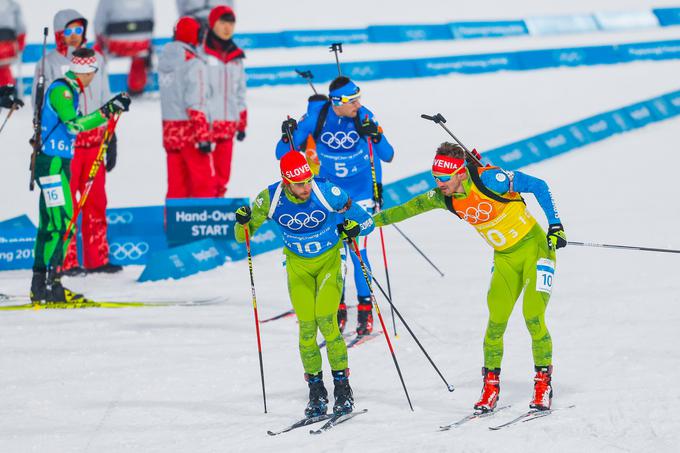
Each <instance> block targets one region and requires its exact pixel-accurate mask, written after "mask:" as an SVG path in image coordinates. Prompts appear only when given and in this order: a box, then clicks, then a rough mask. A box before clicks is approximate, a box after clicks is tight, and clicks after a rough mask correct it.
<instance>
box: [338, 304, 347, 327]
mask: <svg viewBox="0 0 680 453" xmlns="http://www.w3.org/2000/svg"><path fill="white" fill-rule="evenodd" d="M346 325H347V305H345V303H344V302H340V305H339V306H338V328H339V329H340V333H342V332H343V331H344V330H345V326H346Z"/></svg>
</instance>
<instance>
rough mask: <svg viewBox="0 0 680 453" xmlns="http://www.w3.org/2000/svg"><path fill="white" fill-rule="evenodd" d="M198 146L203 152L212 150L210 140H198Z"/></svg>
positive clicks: (206, 152)
mask: <svg viewBox="0 0 680 453" xmlns="http://www.w3.org/2000/svg"><path fill="white" fill-rule="evenodd" d="M196 148H198V150H199V151H200V152H202V153H203V154H210V153H211V152H212V145H211V144H210V142H198V144H197V145H196Z"/></svg>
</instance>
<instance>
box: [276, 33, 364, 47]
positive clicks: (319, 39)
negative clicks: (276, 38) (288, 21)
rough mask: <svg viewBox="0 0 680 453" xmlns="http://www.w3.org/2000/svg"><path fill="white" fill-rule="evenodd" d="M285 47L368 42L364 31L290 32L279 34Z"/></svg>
mask: <svg viewBox="0 0 680 453" xmlns="http://www.w3.org/2000/svg"><path fill="white" fill-rule="evenodd" d="M281 39H282V41H283V45H284V46H286V47H300V46H327V45H330V44H332V43H335V42H341V43H343V44H364V43H367V42H369V35H368V32H367V31H366V29H344V30H292V31H284V32H281Z"/></svg>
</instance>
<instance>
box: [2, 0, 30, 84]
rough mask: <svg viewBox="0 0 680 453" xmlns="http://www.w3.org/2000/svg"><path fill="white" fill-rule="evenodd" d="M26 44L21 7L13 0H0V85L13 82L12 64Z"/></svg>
mask: <svg viewBox="0 0 680 453" xmlns="http://www.w3.org/2000/svg"><path fill="white" fill-rule="evenodd" d="M25 45H26V26H25V25H24V18H23V16H22V15H21V7H20V6H19V4H18V3H17V2H15V1H14V0H0V85H12V84H14V76H13V75H12V68H11V66H12V64H13V63H14V62H15V61H17V60H18V59H19V57H20V56H21V52H22V51H23V50H24V47H25Z"/></svg>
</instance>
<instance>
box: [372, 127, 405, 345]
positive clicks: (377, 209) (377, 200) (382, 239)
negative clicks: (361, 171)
mask: <svg viewBox="0 0 680 453" xmlns="http://www.w3.org/2000/svg"><path fill="white" fill-rule="evenodd" d="M366 119H368V115H366ZM366 141H367V142H368V156H369V158H370V160H371V177H372V178H373V198H374V200H375V212H376V213H378V212H380V195H379V194H378V176H377V175H376V172H375V160H374V157H373V140H371V138H370V137H369V139H368V140H366ZM378 231H379V232H380V246H381V248H382V256H383V265H384V266H385V279H386V280H387V292H388V293H389V295H390V300H392V286H391V285H390V271H389V269H388V267H387V251H386V250H385V235H384V234H383V229H382V227H379V228H378ZM390 312H391V314H392V329H393V332H394V338H398V335H397V323H396V322H395V321H394V308H392V307H391V306H390Z"/></svg>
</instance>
